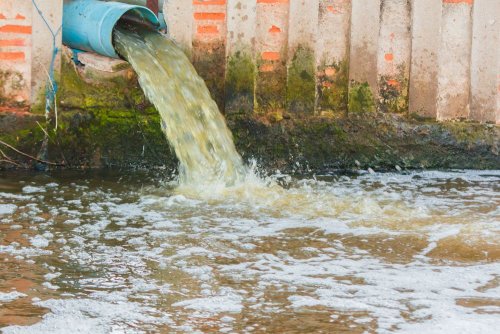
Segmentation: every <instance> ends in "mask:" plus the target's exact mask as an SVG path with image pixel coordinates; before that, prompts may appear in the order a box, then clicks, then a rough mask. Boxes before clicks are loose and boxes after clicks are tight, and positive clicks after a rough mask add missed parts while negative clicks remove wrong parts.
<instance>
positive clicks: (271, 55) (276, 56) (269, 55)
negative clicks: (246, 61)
mask: <svg viewBox="0 0 500 334" xmlns="http://www.w3.org/2000/svg"><path fill="white" fill-rule="evenodd" d="M280 58H281V55H280V53H279V52H262V59H264V60H280Z"/></svg>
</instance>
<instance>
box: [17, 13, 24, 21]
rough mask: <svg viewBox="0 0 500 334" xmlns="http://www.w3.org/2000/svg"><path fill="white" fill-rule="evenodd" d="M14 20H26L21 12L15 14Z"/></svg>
mask: <svg viewBox="0 0 500 334" xmlns="http://www.w3.org/2000/svg"><path fill="white" fill-rule="evenodd" d="M16 20H26V16H22V15H21V14H17V15H16Z"/></svg>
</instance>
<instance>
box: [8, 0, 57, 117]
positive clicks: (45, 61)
mask: <svg viewBox="0 0 500 334" xmlns="http://www.w3.org/2000/svg"><path fill="white" fill-rule="evenodd" d="M62 3H63V0H52V1H40V0H37V1H36V4H37V5H38V8H39V10H40V12H39V11H38V10H37V9H36V8H35V6H33V2H32V1H31V0H16V1H13V0H2V2H0V103H1V104H0V107H4V108H6V107H7V106H9V107H14V106H15V107H23V106H29V105H31V104H34V103H36V102H38V101H39V98H40V97H41V91H43V89H44V87H45V84H46V82H47V73H48V71H49V67H50V62H51V59H52V54H53V48H52V44H53V37H52V33H51V31H50V30H49V27H48V26H47V24H48V25H49V26H50V28H51V29H53V31H54V32H57V31H58V29H59V27H60V26H61V23H62ZM42 15H43V17H44V18H45V19H46V21H47V22H44V20H43V19H42ZM55 43H56V46H57V47H58V48H60V47H61V33H58V34H57V36H56V38H55ZM59 61H60V60H59V57H58V58H57V61H56V64H55V65H56V68H58V67H59Z"/></svg>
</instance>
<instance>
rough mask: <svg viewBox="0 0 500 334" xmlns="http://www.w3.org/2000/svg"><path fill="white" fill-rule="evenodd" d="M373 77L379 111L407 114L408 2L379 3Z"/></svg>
mask: <svg viewBox="0 0 500 334" xmlns="http://www.w3.org/2000/svg"><path fill="white" fill-rule="evenodd" d="M380 18H381V22H380V35H379V44H378V58H377V74H378V101H379V108H380V110H382V111H385V112H406V111H407V110H408V83H409V80H410V61H411V60H410V57H411V32H410V25H411V3H410V0H382V6H381V13H380Z"/></svg>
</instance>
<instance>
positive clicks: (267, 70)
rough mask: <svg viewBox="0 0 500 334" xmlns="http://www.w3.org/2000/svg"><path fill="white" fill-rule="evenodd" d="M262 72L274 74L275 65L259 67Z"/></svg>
mask: <svg viewBox="0 0 500 334" xmlns="http://www.w3.org/2000/svg"><path fill="white" fill-rule="evenodd" d="M259 71H260V72H272V71H274V65H272V64H264V65H262V66H261V67H259Z"/></svg>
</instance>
